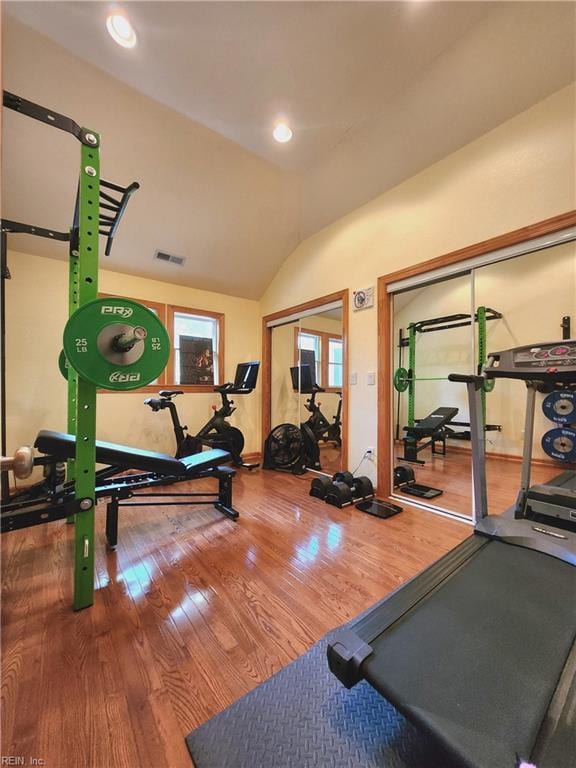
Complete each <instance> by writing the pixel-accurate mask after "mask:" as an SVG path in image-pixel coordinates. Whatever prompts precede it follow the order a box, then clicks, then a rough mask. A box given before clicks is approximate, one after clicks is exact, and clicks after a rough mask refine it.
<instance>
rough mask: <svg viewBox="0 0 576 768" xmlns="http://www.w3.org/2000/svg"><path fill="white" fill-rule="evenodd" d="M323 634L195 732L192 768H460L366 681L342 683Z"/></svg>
mask: <svg viewBox="0 0 576 768" xmlns="http://www.w3.org/2000/svg"><path fill="white" fill-rule="evenodd" d="M328 640H329V636H328V637H326V638H324V640H322V641H320V642H319V643H318V644H317V645H315V646H314V647H313V648H311V649H310V650H309V651H308V652H307V653H305V654H304V655H303V656H301V657H300V658H299V659H297V660H296V661H295V662H293V663H292V664H290V665H289V666H287V667H285V668H284V669H283V670H281V671H280V672H279V673H278V674H276V675H274V676H273V677H272V678H270V679H269V680H267V681H266V682H265V683H263V684H262V685H260V686H258V688H255V689H254V690H253V691H251V692H250V693H249V694H247V695H246V696H244V697H242V698H241V699H239V700H238V701H237V702H235V703H234V704H232V706H230V707H228V709H226V710H225V711H224V712H222V713H221V714H219V715H216V717H213V718H212V719H211V720H209V721H208V722H207V723H204V725H202V726H200V727H199V728H197V729H196V730H194V731H192V733H191V734H190V735H189V736H188V737H187V739H186V743H187V745H188V749H189V750H190V754H191V755H192V758H193V760H194V762H195V765H196V768H457V766H456V764H455V763H454V762H453V761H451V760H450V759H448V757H447V756H445V755H444V754H443V753H441V752H440V751H439V750H438V747H436V746H435V745H433V744H432V743H431V742H430V741H429V740H427V739H426V738H424V737H423V736H422V735H421V734H420V733H418V732H417V731H416V729H415V728H414V727H413V726H412V725H410V723H408V722H407V721H406V720H405V719H404V718H403V717H402V715H400V714H399V713H398V712H397V711H396V710H395V709H394V707H392V705H391V704H389V703H388V702H387V701H386V700H385V699H383V698H382V697H381V696H380V695H379V694H378V693H376V691H374V689H373V688H371V687H370V686H369V685H368V684H367V683H364V682H363V683H360V684H359V685H357V686H356V687H355V688H353V689H352V690H350V691H349V690H347V689H345V688H343V687H342V685H341V684H340V683H339V682H338V680H337V679H336V678H335V677H334V676H333V675H332V674H331V673H330V671H329V670H328V664H327V661H326V647H327V645H328Z"/></svg>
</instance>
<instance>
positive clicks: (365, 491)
mask: <svg viewBox="0 0 576 768" xmlns="http://www.w3.org/2000/svg"><path fill="white" fill-rule="evenodd" d="M354 496H355V498H357V499H359V498H366V497H367V496H374V486H373V485H372V480H370V478H369V477H366V476H365V475H362V476H361V477H357V478H356V480H355V481H354Z"/></svg>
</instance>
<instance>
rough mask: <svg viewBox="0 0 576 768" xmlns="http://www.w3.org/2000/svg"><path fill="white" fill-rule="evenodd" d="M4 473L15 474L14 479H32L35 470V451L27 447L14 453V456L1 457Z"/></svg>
mask: <svg viewBox="0 0 576 768" xmlns="http://www.w3.org/2000/svg"><path fill="white" fill-rule="evenodd" d="M0 469H1V471H2V472H10V471H12V472H14V477H17V478H19V479H20V480H24V479H25V478H27V477H30V475H31V474H32V470H33V469H34V451H33V450H32V448H30V447H29V446H27V445H25V446H23V447H22V448H18V450H17V451H16V452H15V453H14V456H0Z"/></svg>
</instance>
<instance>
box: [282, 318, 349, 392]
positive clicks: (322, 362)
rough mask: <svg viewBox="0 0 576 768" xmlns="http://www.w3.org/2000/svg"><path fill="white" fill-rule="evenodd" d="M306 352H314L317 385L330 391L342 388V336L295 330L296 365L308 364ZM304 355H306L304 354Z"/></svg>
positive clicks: (302, 329)
mask: <svg viewBox="0 0 576 768" xmlns="http://www.w3.org/2000/svg"><path fill="white" fill-rule="evenodd" d="M306 351H311V352H314V360H315V368H316V371H315V372H316V383H317V384H318V386H320V387H323V388H324V389H326V390H328V391H330V390H334V391H338V390H340V389H341V388H342V371H343V368H344V360H343V354H344V353H343V343H342V336H340V334H337V333H326V332H325V331H313V330H309V329H307V328H301V329H298V328H295V329H294V364H295V365H298V361H299V360H300V361H301V362H303V363H304V364H305V363H306V360H305V357H306ZM302 353H304V354H302Z"/></svg>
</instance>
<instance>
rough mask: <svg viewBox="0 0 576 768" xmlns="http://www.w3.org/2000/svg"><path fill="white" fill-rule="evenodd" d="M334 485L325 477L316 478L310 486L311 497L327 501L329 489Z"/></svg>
mask: <svg viewBox="0 0 576 768" xmlns="http://www.w3.org/2000/svg"><path fill="white" fill-rule="evenodd" d="M331 485H332V480H331V479H330V478H329V477H326V476H325V475H320V476H319V477H315V478H314V479H313V480H312V483H311V484H310V496H313V497H314V498H315V499H325V498H326V493H327V491H328V488H330V486H331Z"/></svg>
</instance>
